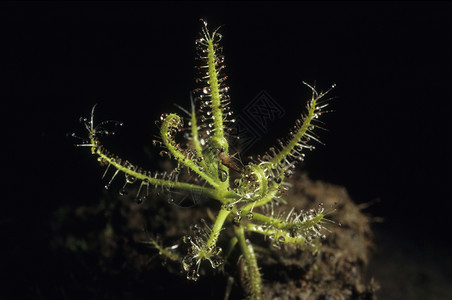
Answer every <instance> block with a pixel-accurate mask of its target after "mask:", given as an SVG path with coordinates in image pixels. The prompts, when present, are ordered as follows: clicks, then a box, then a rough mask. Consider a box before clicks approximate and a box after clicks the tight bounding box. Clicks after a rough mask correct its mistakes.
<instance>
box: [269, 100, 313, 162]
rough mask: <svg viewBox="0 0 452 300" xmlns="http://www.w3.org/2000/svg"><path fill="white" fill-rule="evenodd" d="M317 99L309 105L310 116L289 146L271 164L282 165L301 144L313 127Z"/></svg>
mask: <svg viewBox="0 0 452 300" xmlns="http://www.w3.org/2000/svg"><path fill="white" fill-rule="evenodd" d="M317 99H318V98H314V99H312V100H311V102H310V103H309V105H308V114H307V115H306V117H305V118H304V120H303V124H302V125H301V126H300V128H299V129H298V130H297V132H296V133H295V134H294V136H293V138H292V139H291V140H290V142H289V143H288V144H287V146H286V147H284V148H282V149H281V151H280V152H279V153H278V154H277V155H275V156H274V157H273V158H272V159H271V160H270V161H269V162H270V163H272V164H280V163H281V162H282V161H283V160H284V158H286V157H287V156H288V155H289V154H290V153H291V152H292V150H293V149H294V148H295V147H296V146H297V145H298V144H299V143H300V142H301V139H302V138H303V137H304V136H305V135H306V132H307V131H308V129H309V127H310V126H311V122H312V120H313V119H314V117H315V112H316V110H317Z"/></svg>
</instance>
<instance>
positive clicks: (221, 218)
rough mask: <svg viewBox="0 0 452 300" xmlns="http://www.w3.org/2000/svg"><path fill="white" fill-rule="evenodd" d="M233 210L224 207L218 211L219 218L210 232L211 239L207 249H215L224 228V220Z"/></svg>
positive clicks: (208, 241)
mask: <svg viewBox="0 0 452 300" xmlns="http://www.w3.org/2000/svg"><path fill="white" fill-rule="evenodd" d="M230 213H231V212H230V211H228V210H226V209H224V208H222V209H220V211H219V212H218V216H217V219H216V220H215V223H214V224H213V227H212V231H211V232H210V235H209V239H208V240H207V249H208V250H209V252H210V251H212V250H213V248H214V247H215V245H216V244H217V241H218V237H219V236H220V232H221V230H222V229H223V225H224V222H225V221H226V218H227V217H228V216H229V214H230Z"/></svg>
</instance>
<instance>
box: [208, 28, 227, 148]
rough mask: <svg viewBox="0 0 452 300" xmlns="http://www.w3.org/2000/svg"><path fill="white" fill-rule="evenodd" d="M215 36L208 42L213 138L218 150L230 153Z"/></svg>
mask: <svg viewBox="0 0 452 300" xmlns="http://www.w3.org/2000/svg"><path fill="white" fill-rule="evenodd" d="M213 38H214V37H213V36H212V37H211V38H210V39H209V40H208V41H207V42H208V46H207V53H208V67H209V86H210V97H211V102H212V118H213V125H214V129H215V130H214V136H213V137H212V138H213V140H214V141H215V144H216V146H217V147H218V148H224V150H225V151H224V152H226V153H228V150H229V145H228V142H227V140H226V138H225V137H224V125H223V110H222V108H221V97H220V86H219V84H218V76H217V68H216V59H217V57H216V54H215V49H214V44H213V43H214V42H213Z"/></svg>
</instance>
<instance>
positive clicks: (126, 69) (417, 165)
mask: <svg viewBox="0 0 452 300" xmlns="http://www.w3.org/2000/svg"><path fill="white" fill-rule="evenodd" d="M0 7H1V12H0V14H1V19H2V20H3V21H2V23H3V25H2V35H1V48H2V52H3V54H2V59H1V67H0V69H1V72H2V73H3V75H2V77H3V79H2V84H1V86H2V88H1V91H0V93H1V99H2V110H1V111H2V123H4V124H3V126H2V129H3V134H2V135H3V148H6V153H7V154H6V155H4V156H3V157H2V164H3V165H4V167H3V168H2V170H3V174H4V176H5V177H6V178H7V181H6V186H5V187H4V190H5V191H6V193H4V197H3V204H2V209H1V211H2V217H1V222H0V229H1V232H2V236H3V239H4V241H5V243H4V245H5V246H4V247H3V248H6V250H7V252H8V255H9V256H10V257H9V258H7V260H8V261H9V264H8V265H7V268H6V269H3V268H2V269H3V270H4V271H5V272H6V273H5V278H7V279H8V280H10V281H7V282H13V283H19V284H21V283H20V278H21V276H25V277H26V278H30V276H31V275H30V276H28V277H27V275H26V274H34V275H33V276H39V275H38V273H39V272H41V271H42V270H41V271H39V272H38V271H36V270H34V269H33V265H34V263H35V262H36V261H38V260H44V261H46V263H48V264H49V265H51V264H52V259H51V257H48V256H47V255H46V252H45V251H46V250H45V249H47V243H48V240H49V238H50V230H49V226H50V223H51V221H50V220H51V219H52V218H53V214H54V211H55V209H56V208H57V207H58V206H59V205H62V204H65V203H76V202H81V203H92V202H95V201H98V200H97V199H98V197H99V195H100V192H101V188H102V184H101V181H100V176H101V174H102V170H100V169H99V168H98V167H97V165H96V162H95V160H94V159H93V158H92V157H91V156H90V155H89V150H88V149H87V148H86V149H84V148H75V147H74V146H73V144H74V143H76V141H74V140H72V139H70V138H67V137H66V133H72V132H77V133H78V134H79V135H83V134H84V132H83V129H82V127H81V125H80V124H79V123H78V119H79V117H80V116H88V114H89V112H90V109H91V107H92V106H93V105H94V104H95V103H98V104H99V106H98V108H97V114H98V118H99V119H116V120H122V121H124V122H125V125H126V126H125V128H123V129H121V132H118V136H117V137H116V138H117V140H116V144H115V145H114V147H115V149H114V152H115V153H118V154H120V155H121V156H127V157H129V158H130V160H131V161H135V162H138V163H140V162H143V163H142V165H144V166H145V167H149V168H152V167H153V166H154V165H153V164H152V162H149V157H148V154H147V153H146V149H147V147H149V146H150V144H151V139H152V138H153V137H152V135H154V134H157V127H156V126H155V124H154V120H156V119H158V118H159V116H160V114H161V113H162V112H173V111H177V109H176V108H175V107H174V106H173V105H172V103H178V104H180V105H182V106H185V107H188V104H189V96H188V95H189V91H190V90H191V89H192V88H193V86H194V81H193V74H194V72H193V66H194V64H195V62H194V60H193V59H194V56H195V50H194V39H195V38H197V36H198V32H199V30H200V22H199V18H201V17H205V18H206V19H207V20H208V21H209V23H210V26H211V27H216V26H218V25H221V24H225V26H224V27H223V28H222V29H221V32H222V33H223V35H224V39H223V45H224V48H225V56H226V65H227V74H228V75H229V79H228V82H229V85H230V87H231V92H230V95H231V97H232V100H233V102H234V104H233V108H234V111H235V112H236V114H237V115H240V110H241V109H242V108H243V107H245V106H246V104H247V103H249V102H250V101H251V100H252V99H253V98H254V97H255V96H256V95H257V94H258V93H259V92H260V91H262V90H266V91H267V92H268V94H269V95H271V96H272V98H273V99H274V100H275V101H277V102H278V103H279V104H280V105H281V106H282V107H284V109H285V110H286V114H285V116H284V119H283V120H280V121H278V122H276V123H274V124H272V126H271V128H269V132H268V135H267V136H266V137H265V139H263V140H262V141H259V142H258V143H257V144H256V147H257V149H258V151H262V150H264V149H266V148H267V147H268V146H271V145H272V144H273V143H274V141H275V139H276V138H278V137H282V136H285V135H286V133H287V132H288V129H289V127H291V126H292V125H293V122H294V120H295V119H296V118H297V117H298V116H299V113H300V112H301V111H302V109H303V108H304V106H305V101H306V99H307V98H308V97H309V90H308V89H307V88H306V87H305V86H303V85H302V84H301V81H307V82H309V83H314V82H315V83H316V86H317V87H318V88H319V89H320V90H326V89H328V88H329V87H330V86H331V84H333V83H336V84H337V88H335V89H334V90H333V91H332V92H331V95H332V96H334V97H337V98H336V99H334V100H333V101H332V102H331V107H332V109H334V112H333V113H331V114H328V115H327V116H326V117H325V119H324V121H325V122H326V124H327V127H328V128H329V130H330V131H329V132H325V133H324V132H320V135H321V136H322V141H324V142H325V143H326V146H319V147H317V150H316V151H314V152H312V153H308V155H307V159H306V162H305V164H304V165H303V167H302V169H303V170H305V171H307V172H308V173H309V174H310V176H311V177H312V178H314V179H321V180H324V181H327V182H331V183H335V184H339V185H344V186H345V187H346V188H347V190H348V191H349V193H350V195H351V196H352V198H353V199H354V201H356V202H357V203H364V202H368V201H372V200H376V199H379V202H378V203H377V204H375V205H374V206H372V207H371V208H370V209H369V210H367V212H368V213H370V214H372V215H374V216H379V217H383V218H384V219H385V223H384V224H379V225H376V227H377V228H379V230H382V231H383V232H387V233H388V234H393V235H394V236H395V239H394V240H395V241H401V243H402V242H403V241H410V245H413V246H414V247H421V246H424V247H425V245H431V246H432V247H437V249H439V248H441V247H443V248H444V247H448V242H449V240H450V234H449V230H450V227H451V226H450V222H449V219H450V211H451V208H452V207H451V204H450V200H451V196H450V192H449V190H450V187H451V183H452V180H451V179H452V178H451V175H450V174H451V173H450V170H449V167H450V159H449V156H450V154H451V153H452V149H451V143H450V137H451V131H450V129H451V127H450V121H449V109H450V107H451V105H450V101H451V94H452V93H451V90H450V84H451V76H450V73H451V71H450V69H451V67H452V64H451V55H452V46H451V43H450V40H451V39H452V33H451V28H452V19H451V18H450V14H451V12H452V6H451V4H450V3H398V2H396V3H383V4H379V3H357V2H345V3H344V2H342V3H328V2H327V3H315V4H314V3H281V2H279V3H271V2H266V3H259V2H252V3H183V4H182V3H170V4H164V3H143V2H138V3H137V2H132V3H123V2H113V3H109V2H89V3H88V2H84V3H77V2H63V3H52V2H42V3H27V2H22V3H21V2H19V3H15V2H14V3H13V2H11V3H8V2H7V3H3V4H1V6H0ZM250 154H251V153H250ZM394 247H396V245H395V246H394ZM444 249H446V248H444ZM443 259H446V258H445V257H444V258H443ZM16 263H17V264H16ZM33 270H34V271H33ZM43 272H45V271H43ZM24 274H25V275H24ZM23 284H24V285H26V284H27V283H26V282H25V283H23Z"/></svg>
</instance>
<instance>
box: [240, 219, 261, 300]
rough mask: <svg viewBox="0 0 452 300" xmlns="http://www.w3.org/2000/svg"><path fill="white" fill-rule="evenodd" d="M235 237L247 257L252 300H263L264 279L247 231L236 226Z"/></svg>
mask: <svg viewBox="0 0 452 300" xmlns="http://www.w3.org/2000/svg"><path fill="white" fill-rule="evenodd" d="M234 231H235V236H236V237H237V239H238V243H239V246H240V249H241V250H242V253H243V256H244V257H245V273H246V275H247V277H248V281H249V282H248V287H249V289H250V293H251V295H250V299H252V300H261V299H262V278H261V274H260V272H259V267H258V266H257V260H256V255H255V254H254V248H253V245H251V243H250V242H249V241H248V240H247V239H246V238H245V231H244V229H243V227H242V226H234Z"/></svg>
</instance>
